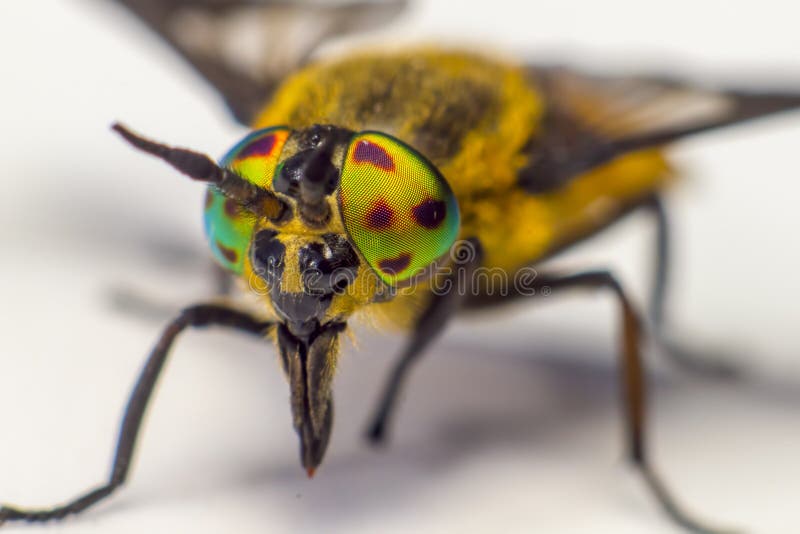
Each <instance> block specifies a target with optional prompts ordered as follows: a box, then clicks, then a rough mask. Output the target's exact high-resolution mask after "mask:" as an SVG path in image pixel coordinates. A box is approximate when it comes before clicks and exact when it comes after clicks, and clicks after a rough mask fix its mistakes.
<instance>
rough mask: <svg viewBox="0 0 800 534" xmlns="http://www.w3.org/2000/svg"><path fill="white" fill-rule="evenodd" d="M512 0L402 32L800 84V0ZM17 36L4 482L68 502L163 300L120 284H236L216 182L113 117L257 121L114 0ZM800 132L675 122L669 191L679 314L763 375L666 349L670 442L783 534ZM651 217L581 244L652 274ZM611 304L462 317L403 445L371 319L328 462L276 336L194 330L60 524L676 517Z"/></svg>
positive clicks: (109, 436)
mask: <svg viewBox="0 0 800 534" xmlns="http://www.w3.org/2000/svg"><path fill="white" fill-rule="evenodd" d="M515 4H516V3H515V2H510V1H499V0H495V1H493V2H461V3H459V4H458V7H457V8H456V7H454V5H453V3H450V2H435V3H426V4H422V5H420V6H419V8H418V9H417V10H416V11H415V12H414V13H412V14H410V15H408V16H406V17H405V18H404V19H403V21H402V24H401V25H400V26H398V29H395V30H392V31H391V32H389V34H390V35H392V36H399V37H402V38H403V39H406V40H411V39H413V38H424V39H427V40H428V41H431V40H436V39H438V38H439V37H444V36H447V37H449V38H450V39H465V38H468V39H469V40H470V41H472V42H476V43H481V42H488V43H492V46H495V45H496V46H497V47H501V48H503V47H505V48H506V49H510V50H513V51H518V52H520V53H524V54H526V55H527V56H528V57H545V58H554V57H560V56H559V55H558V54H557V53H556V52H558V51H564V52H565V53H566V54H567V57H568V58H574V59H575V60H576V61H578V60H580V61H581V62H583V63H584V64H587V65H591V66H595V67H597V66H602V65H606V64H608V65H617V66H622V67H624V66H627V65H628V62H629V61H631V58H632V59H633V61H634V62H635V63H637V64H641V65H650V66H655V67H656V68H662V70H669V68H671V67H673V66H675V65H684V66H685V70H686V72H689V73H692V74H695V75H704V74H706V73H705V72H704V69H705V68H706V67H707V68H708V70H709V73H707V75H708V77H709V78H713V75H712V74H713V73H718V74H719V75H721V76H724V75H727V78H732V77H735V76H732V75H737V74H738V75H739V78H741V79H743V80H744V81H746V82H752V83H756V84H757V83H759V80H760V78H763V77H769V76H772V77H773V78H781V79H789V80H794V81H795V82H796V85H795V87H797V88H800V61H798V57H797V51H798V50H800V34H798V33H797V31H796V23H797V20H798V17H799V16H800V7H798V5H797V3H796V2H790V1H778V0H770V1H761V2H749V3H747V4H746V5H742V4H744V3H736V5H735V7H734V4H731V3H718V2H705V3H702V4H701V5H695V4H696V2H690V1H688V0H686V1H675V2H668V3H660V4H658V7H654V5H653V4H652V3H647V2H634V1H633V0H617V1H603V2H594V3H584V2H578V1H577V0H575V1H568V2H563V1H562V2H524V3H523V2H519V3H518V4H519V5H515ZM520 6H525V7H524V8H522V7H520ZM0 50H3V62H2V65H3V74H2V82H1V85H0V87H2V90H1V91H2V93H1V94H2V99H0V117H2V121H3V122H2V130H0V131H2V134H0V135H2V143H0V161H2V164H3V167H4V171H3V174H4V178H3V189H2V194H0V222H2V227H3V228H4V232H3V233H2V237H0V250H1V251H2V252H0V257H2V262H0V295H2V305H1V306H0V318H1V319H2V320H0V325H2V326H0V328H2V337H1V338H0V421H2V431H1V432H2V434H0V436H2V437H1V438H0V501H6V500H7V501H9V502H12V503H16V504H20V505H49V504H53V503H55V502H59V501H62V500H65V499H67V498H70V497H72V496H73V495H75V494H76V492H78V491H83V490H84V489H86V488H88V487H89V486H90V485H92V484H96V483H99V482H101V480H103V479H104V477H105V476H106V470H107V467H108V462H109V459H110V454H111V450H112V446H113V442H114V438H115V433H116V426H117V422H118V418H119V415H120V412H121V409H122V407H123V405H124V402H125V399H126V396H127V393H128V389H129V386H130V384H131V382H132V380H133V378H134V376H135V374H136V373H137V371H138V368H139V366H140V364H141V362H142V361H143V358H144V356H145V354H146V352H147V350H148V349H149V347H150V345H151V343H152V342H153V341H154V339H155V338H156V336H157V334H158V331H159V329H160V327H161V323H160V322H159V321H155V320H148V319H144V318H141V317H137V316H131V315H124V314H120V313H119V312H116V311H114V310H113V309H112V308H111V306H110V305H109V294H110V292H111V291H112V289H114V288H120V287H122V288H131V289H134V290H136V291H138V292H140V293H142V294H144V295H149V296H152V297H153V298H155V299H156V300H157V301H158V302H162V303H164V304H165V305H166V306H168V307H171V308H174V309H178V308H179V307H180V306H181V305H183V304H186V303H189V302H191V301H194V300H198V299H202V298H203V297H205V296H207V295H208V294H209V292H210V291H209V285H208V278H207V276H206V275H207V272H206V266H207V264H206V263H205V250H204V244H203V238H202V232H201V225H200V204H201V196H202V190H201V188H200V187H198V186H197V185H196V184H191V183H189V182H188V181H186V180H184V179H181V178H180V177H178V176H176V175H175V173H173V172H171V171H170V170H169V169H167V168H166V167H165V166H163V165H160V164H158V163H156V162H153V161H151V160H150V159H149V158H147V157H144V156H142V155H141V154H137V153H135V152H133V151H132V150H131V149H130V148H128V147H127V146H125V145H124V144H123V143H122V142H120V140H119V139H117V138H116V137H115V136H113V135H112V134H111V133H110V132H109V131H108V125H109V124H110V123H111V122H112V121H113V120H115V119H120V120H124V121H125V122H127V123H128V124H130V125H131V126H132V127H135V128H136V129H138V130H139V131H141V132H145V133H147V134H148V135H152V136H154V137H156V138H158V139H163V140H166V141H170V142H174V143H176V144H182V145H186V146H191V147H194V148H197V149H200V150H204V151H207V152H209V153H212V154H219V153H221V152H222V151H223V150H224V149H226V148H227V147H228V146H229V145H230V144H232V143H233V142H234V141H235V140H236V139H237V137H238V136H239V135H240V134H241V133H242V132H241V130H240V129H238V128H236V127H235V126H233V125H232V124H231V123H230V121H228V119H227V117H226V115H225V111H224V110H223V108H222V106H221V105H220V103H219V101H218V100H216V98H215V97H214V95H213V93H212V92H211V91H210V90H208V89H206V88H205V87H204V86H202V85H200V84H198V83H197V80H196V79H195V78H193V77H192V76H191V75H190V74H189V71H188V70H187V69H186V68H185V67H184V66H183V65H182V64H181V63H180V62H179V61H178V60H177V59H176V58H174V57H173V56H171V55H169V54H168V53H166V51H165V49H164V48H163V47H162V46H160V44H158V43H157V42H156V41H155V40H153V39H151V38H150V36H149V35H147V34H146V33H145V32H143V31H141V29H140V27H138V26H136V25H134V24H132V23H130V21H129V20H128V19H127V18H126V17H125V16H124V14H123V13H121V12H119V11H117V10H116V9H113V8H111V7H109V6H108V5H106V3H105V2H63V1H61V2H59V1H55V0H53V1H29V2H25V3H21V2H20V3H18V2H2V3H0ZM665 58H666V61H665ZM682 60H683V61H682ZM751 73H756V74H755V77H753V75H752V74H751ZM798 139H800V116H799V115H798V114H793V115H787V116H785V117H783V118H777V119H774V120H769V121H763V122H761V123H759V124H756V125H753V126H746V127H742V128H737V129H735V130H733V131H730V132H725V133H720V134H717V135H714V136H709V137H705V138H703V139H702V140H696V141H692V142H689V143H685V144H683V145H682V146H681V147H680V148H679V149H678V150H676V151H675V156H676V159H677V161H678V163H679V164H680V165H682V166H683V167H685V168H686V169H687V170H689V171H690V175H691V177H690V180H689V181H687V183H686V184H685V185H684V186H683V187H682V188H681V189H679V190H678V191H676V192H675V194H674V195H673V196H672V198H671V201H672V205H673V208H674V209H673V211H674V216H675V222H676V234H677V238H678V240H679V242H678V244H677V247H678V251H677V254H676V258H675V259H676V265H675V276H674V279H675V282H676V284H675V285H676V287H675V291H674V293H673V303H674V312H675V318H676V322H677V323H678V324H679V325H680V328H681V331H685V332H689V333H691V334H693V336H694V337H696V338H699V339H702V340H706V341H710V342H716V343H717V344H719V345H721V346H723V347H726V346H727V347H731V348H732V349H734V350H735V351H736V352H737V354H739V355H740V357H741V358H742V360H743V361H744V362H745V363H746V364H747V366H748V367H750V368H751V371H752V375H753V376H752V377H751V378H749V379H748V380H746V381H745V382H743V383H731V384H718V383H713V382H708V381H704V380H700V379H697V378H692V377H687V376H685V375H682V374H679V373H671V372H668V371H664V370H663V369H661V370H659V371H657V372H655V373H654V375H655V376H654V382H655V383H656V384H655V387H654V391H653V393H654V406H653V409H652V410H651V415H652V427H653V430H654V433H653V438H652V440H651V443H652V444H653V449H654V452H655V458H656V461H657V463H658V465H659V466H660V468H661V471H662V472H663V473H664V475H665V478H666V479H667V480H668V481H669V483H670V484H671V486H672V487H673V488H674V489H675V492H676V493H677V494H678V495H679V496H680V498H681V500H682V501H685V502H686V503H689V504H690V505H691V508H692V509H693V510H697V511H698V512H701V513H702V515H703V516H704V517H708V518H711V519H715V520H717V521H718V522H720V523H723V524H725V525H732V526H739V527H744V528H746V529H747V530H748V531H749V532H762V533H769V534H772V533H794V532H797V530H798V528H799V527H800V511H798V509H797V505H798V495H800V461H799V460H798V457H797V451H798V445H800V424H798V422H800V421H799V419H800V416H799V415H798V414H799V413H800V364H798V360H797V358H796V356H797V354H798V353H799V352H800V351H799V350H798V349H800V336H798V334H797V320H798V316H800V313H798V304H797V303H798V301H800V282H798V280H800V277H798V276H797V272H798V271H800V253H799V252H798V245H797V234H796V228H797V227H798V224H800V218H798V214H797V209H796V208H797V205H798V198H800V195H799V193H800V185H798V184H800V180H798V178H800V161H798V158H797V146H798ZM648 236H649V227H648V225H647V223H646V220H645V219H642V218H633V219H631V221H630V222H629V223H626V224H624V225H622V226H620V227H619V228H616V229H615V230H613V231H612V232H610V233H608V234H606V235H604V236H603V237H602V238H601V239H600V240H598V241H597V242H595V243H593V244H592V245H590V246H588V247H582V248H581V249H580V250H579V251H576V252H575V253H574V254H570V255H569V256H568V257H566V258H565V259H564V262H565V263H567V264H570V265H576V266H578V265H581V266H584V265H599V264H610V265H612V266H613V267H614V269H615V270H616V271H617V272H619V273H620V274H621V276H622V278H623V279H624V280H625V281H626V282H627V283H628V285H629V286H630V287H631V288H632V289H634V290H635V291H636V292H637V295H642V293H643V291H642V290H643V289H644V288H645V287H646V284H645V282H646V276H644V275H643V273H646V269H647V261H646V256H645V254H643V251H646V250H648V249H647V248H646V247H647V245H648V241H647V237H648ZM176 248H177V249H178V252H177V253H173V254H172V260H171V261H166V260H165V259H164V258H163V256H164V254H163V252H164V250H175V249H176ZM159 250H161V251H162V254H161V255H159V254H156V252H157V251H159ZM167 256H169V255H167ZM612 311H613V307H612V304H611V303H610V302H609V301H608V299H607V298H604V297H601V296H586V297H581V296H580V295H578V296H573V297H569V298H566V299H564V300H558V301H555V300H554V301H553V302H551V303H547V304H546V305H543V306H537V307H533V308H529V307H526V306H523V307H518V308H515V309H514V310H510V312H509V313H507V314H504V315H502V316H500V317H498V318H494V319H487V320H486V321H472V322H470V323H460V324H458V325H456V326H455V327H454V328H452V330H451V331H449V332H448V335H447V336H446V337H445V338H444V339H443V340H442V341H441V342H440V343H438V344H437V346H436V347H435V348H434V349H433V350H432V351H431V353H430V355H429V357H428V358H427V359H425V360H424V361H423V362H422V363H421V365H419V367H418V368H417V369H416V370H415V373H414V375H413V377H412V380H411V381H410V387H409V388H408V390H407V395H406V396H405V399H404V402H403V403H402V406H401V409H400V411H399V417H398V418H397V420H396V423H397V425H396V426H395V432H394V440H393V443H392V445H391V447H390V448H389V449H388V450H386V451H373V450H370V449H369V448H368V447H367V446H366V445H364V444H363V442H362V441H361V440H360V434H361V430H362V427H363V425H364V423H365V422H366V418H367V415H368V413H369V410H370V408H371V405H372V402H373V401H374V399H375V398H376V396H377V393H378V389H379V387H380V385H381V384H382V382H383V379H384V377H385V376H384V373H385V372H386V370H387V369H388V366H389V365H390V363H391V357H392V356H393V355H394V352H395V351H394V349H395V348H396V347H397V344H398V342H399V340H398V339H397V338H394V337H388V338H387V337H383V336H377V335H368V336H365V339H363V340H362V341H363V342H362V348H361V350H359V351H356V350H354V349H352V347H349V348H348V349H347V350H346V355H345V356H344V358H343V360H342V363H341V368H340V372H339V375H338V377H337V382H336V384H335V389H336V401H337V422H336V428H335V431H334V437H333V442H332V444H331V447H330V449H329V452H328V455H327V458H326V461H325V463H324V464H323V466H322V468H321V469H320V470H319V472H318V475H317V477H316V478H315V479H314V480H313V481H308V480H306V478H305V476H304V473H303V471H302V470H301V469H300V467H299V465H298V461H297V453H296V449H297V441H296V437H295V435H294V433H293V431H292V429H291V426H290V419H289V410H288V403H287V400H286V399H287V394H288V390H287V387H286V385H285V383H284V382H283V379H282V377H281V376H280V372H279V369H278V366H277V365H276V362H275V361H274V355H273V353H272V350H271V348H269V347H266V346H262V345H260V344H259V343H257V342H255V341H253V340H248V339H243V338H241V337H239V336H236V335H233V334H229V333H225V332H222V331H216V330H215V331H211V332H205V333H191V334H188V335H185V336H184V338H183V339H182V341H181V342H180V344H179V346H178V347H177V350H175V351H174V358H173V359H172V361H171V363H170V364H169V367H168V370H167V373H166V376H165V380H164V381H163V383H162V386H163V387H162V388H160V390H159V392H158V396H157V398H156V400H155V403H154V406H153V407H154V409H153V410H152V411H151V414H150V417H149V418H148V421H147V426H146V429H145V432H144V439H143V440H142V442H141V448H140V451H139V454H138V455H137V458H136V463H135V466H134V469H133V471H132V477H131V480H130V482H129V484H128V486H127V487H126V488H125V489H124V490H122V491H121V492H120V493H119V494H117V495H116V496H115V497H114V498H113V499H112V500H111V501H109V502H108V503H106V504H104V505H102V506H101V507H99V508H96V509H93V510H92V511H90V512H88V513H86V514H85V515H83V516H82V517H80V518H77V519H73V520H71V521H68V522H66V523H63V524H60V525H57V526H52V527H48V528H49V529H50V530H49V531H50V532H103V533H107V532H114V533H126V532H130V533H133V532H136V533H139V532H191V533H193V534H199V533H204V532H209V533H211V532H214V533H217V532H237V533H242V534H246V533H249V532H259V533H262V532H347V533H351V532H403V533H405V532H543V533H578V532H590V533H597V532H614V533H620V534H621V533H641V532H648V533H659V532H675V531H677V529H675V528H674V527H673V526H672V525H671V524H670V523H669V522H667V520H665V519H664V517H662V515H661V514H660V513H659V512H658V510H657V508H656V507H655V506H654V504H653V502H652V500H651V499H650V498H649V496H648V494H647V493H646V491H645V489H644V487H643V485H642V484H641V483H640V481H639V480H638V478H636V477H635V476H634V475H633V474H631V471H630V470H629V469H627V468H626V467H624V463H623V462H622V461H621V460H620V456H621V450H622V444H621V442H620V438H619V436H620V432H619V429H620V422H619V414H618V409H617V406H616V400H617V389H616V381H615V378H616V370H615V367H614V365H613V362H614V353H613V344H614V336H613V330H614V325H615V324H616V322H615V318H614V317H613V315H612ZM490 355H491V356H490ZM649 360H650V362H651V363H654V364H656V366H658V362H657V358H656V357H655V355H653V357H649ZM37 528H41V527H36V528H31V527H28V528H27V529H26V528H24V527H19V526H16V525H12V526H10V527H8V528H7V529H6V530H4V531H3V532H6V531H7V532H9V533H10V532H23V531H28V530H34V531H35V530H37Z"/></svg>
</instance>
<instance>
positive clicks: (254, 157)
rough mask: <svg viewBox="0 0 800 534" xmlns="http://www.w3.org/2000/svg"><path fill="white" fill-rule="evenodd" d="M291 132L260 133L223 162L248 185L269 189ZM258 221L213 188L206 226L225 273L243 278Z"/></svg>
mask: <svg viewBox="0 0 800 534" xmlns="http://www.w3.org/2000/svg"><path fill="white" fill-rule="evenodd" d="M289 133H290V132H289V129H288V128H284V127H282V126H279V127H275V128H266V129H263V130H256V131H254V132H252V133H250V134H249V135H247V136H246V137H245V138H244V139H242V140H241V141H240V142H239V143H237V144H236V145H235V146H234V147H233V148H232V149H231V150H229V151H228V153H227V154H225V156H223V157H222V159H221V160H220V165H221V166H223V167H227V168H229V169H232V170H233V171H235V172H236V173H237V174H238V175H239V176H241V177H242V178H244V179H245V180H247V181H248V182H250V183H252V184H255V185H257V186H259V187H263V188H267V187H268V186H269V184H271V183H272V177H273V174H274V173H275V167H276V166H277V163H278V157H279V156H280V153H281V150H282V149H283V145H284V143H285V142H286V139H287V138H288V137H289ZM255 222H256V221H255V218H254V217H253V216H252V215H251V214H250V213H248V212H247V211H246V210H243V209H242V208H241V207H240V206H239V205H238V204H237V203H236V201H234V200H232V199H229V198H225V197H224V196H223V195H222V194H221V193H219V192H218V191H217V190H216V189H215V188H214V187H213V186H211V187H209V188H208V191H207V192H206V199H205V211H204V226H205V231H206V236H207V237H208V242H209V245H210V246H211V252H212V253H213V255H214V258H215V259H216V260H217V262H218V263H219V264H220V265H221V266H222V267H224V268H225V269H227V270H229V271H231V272H233V273H235V274H241V273H242V269H243V268H244V259H245V256H246V254H247V247H248V246H249V244H250V238H251V237H252V234H253V228H254V226H255Z"/></svg>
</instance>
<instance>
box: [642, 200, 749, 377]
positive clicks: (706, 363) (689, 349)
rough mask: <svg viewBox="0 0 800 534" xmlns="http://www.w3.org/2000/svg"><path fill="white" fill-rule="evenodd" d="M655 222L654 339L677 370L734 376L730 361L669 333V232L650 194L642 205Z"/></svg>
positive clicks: (658, 203) (651, 311) (661, 208)
mask: <svg viewBox="0 0 800 534" xmlns="http://www.w3.org/2000/svg"><path fill="white" fill-rule="evenodd" d="M643 207H644V208H646V209H648V210H649V211H650V212H651V213H652V215H653V217H654V219H655V223H656V236H655V240H654V245H655V247H654V250H653V263H654V265H653V280H652V286H651V290H650V291H651V292H650V303H649V309H648V311H649V316H650V321H651V322H652V324H653V337H654V339H655V341H656V342H657V343H658V345H659V347H660V349H661V352H662V353H663V354H664V355H665V356H667V357H668V358H669V359H670V361H671V362H672V363H673V364H675V365H676V366H677V367H680V368H682V369H686V370H688V371H692V372H696V373H700V374H702V375H705V376H710V377H719V378H725V377H733V376H736V375H738V374H739V369H738V368H737V367H736V366H735V365H734V364H732V363H729V361H727V360H730V358H726V357H725V356H724V355H720V354H719V353H718V352H717V351H708V350H703V349H702V348H701V347H693V346H690V345H687V344H685V343H682V342H680V341H678V340H676V339H675V337H674V336H672V335H670V333H669V318H668V315H667V313H668V308H667V295H668V289H669V265H670V249H671V247H670V231H669V219H668V218H667V212H666V209H665V208H664V203H663V201H662V200H661V197H660V196H659V195H653V196H652V197H650V198H649V199H648V200H647V201H646V202H645V203H644V206H643Z"/></svg>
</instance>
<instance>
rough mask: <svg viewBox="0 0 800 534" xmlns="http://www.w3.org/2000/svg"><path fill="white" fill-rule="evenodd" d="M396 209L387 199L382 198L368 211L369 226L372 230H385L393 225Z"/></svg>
mask: <svg viewBox="0 0 800 534" xmlns="http://www.w3.org/2000/svg"><path fill="white" fill-rule="evenodd" d="M393 219H394V210H393V209H392V208H390V207H389V205H388V204H387V203H386V201H385V200H383V199H380V200H379V201H377V202H375V204H373V205H372V208H370V210H369V211H368V212H367V220H366V223H367V226H368V227H369V228H370V229H372V230H385V229H387V228H389V227H391V226H392V222H393Z"/></svg>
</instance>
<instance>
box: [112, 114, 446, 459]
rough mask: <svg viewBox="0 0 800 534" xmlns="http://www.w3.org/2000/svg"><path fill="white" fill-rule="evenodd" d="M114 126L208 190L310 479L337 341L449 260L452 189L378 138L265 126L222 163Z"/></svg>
mask: <svg viewBox="0 0 800 534" xmlns="http://www.w3.org/2000/svg"><path fill="white" fill-rule="evenodd" d="M115 129H116V130H117V131H118V132H119V133H120V134H121V135H122V136H123V137H124V138H125V139H126V140H128V141H129V142H130V143H131V144H133V145H134V146H135V147H137V148H139V149H141V150H143V151H145V152H148V153H150V154H153V155H155V156H157V157H160V158H162V159H164V160H165V161H167V162H169V163H170V164H171V165H173V166H174V167H175V168H177V169H178V170H180V171H181V172H183V173H184V174H187V175H189V176H190V177H192V178H194V179H196V180H200V181H205V182H208V183H210V184H211V185H210V186H209V189H208V192H207V195H206V200H205V229H206V234H207V236H208V239H209V243H210V245H211V249H212V252H213V254H214V257H215V258H216V260H217V261H218V262H219V263H220V265H222V267H224V268H225V269H227V270H228V271H230V272H231V273H233V274H236V275H238V276H239V277H240V278H242V279H243V280H244V281H245V282H246V283H247V285H248V287H249V289H250V290H251V291H253V292H255V293H256V294H258V295H259V296H260V297H261V298H262V300H263V302H264V304H265V308H266V309H267V311H268V312H271V314H272V318H273V319H274V321H275V323H276V324H275V328H274V332H275V333H276V334H275V337H276V340H277V344H278V348H279V351H280V354H281V360H282V363H283V368H284V371H285V372H286V375H287V377H288V379H289V384H290V387H291V404H292V415H293V421H294V426H295V429H296V430H297V432H298V434H299V436H300V439H301V458H302V462H303V465H304V467H305V468H306V469H307V470H308V472H309V474H311V473H313V471H314V469H315V468H316V467H317V466H318V465H319V463H320V462H321V461H322V456H323V455H324V453H325V448H326V447H327V443H328V438H329V436H330V431H331V425H332V421H333V411H332V410H333V409H332V398H331V383H332V379H333V374H334V370H335V366H336V359H337V356H338V353H339V334H340V333H341V332H342V331H343V330H344V329H345V328H346V325H347V320H348V318H349V317H350V316H351V315H352V314H353V312H354V311H356V310H357V309H359V308H361V307H364V306H366V305H368V304H372V303H375V302H381V301H385V300H388V299H390V298H392V296H393V295H394V294H395V289H396V288H397V287H399V286H408V287H411V288H415V287H416V286H415V283H416V282H417V281H418V280H419V279H420V275H423V274H428V273H429V272H430V268H431V267H432V266H434V265H436V264H437V260H439V259H440V258H442V257H444V256H446V255H447V252H448V251H449V250H450V247H451V246H452V245H453V243H454V242H455V240H456V238H457V236H458V233H459V223H460V220H459V211H458V203H457V202H456V198H455V195H454V194H453V192H452V190H451V189H450V186H449V185H448V184H447V182H446V181H445V180H444V178H443V177H442V175H441V174H440V173H439V171H438V170H437V169H436V167H434V165H433V164H432V163H430V162H429V161H428V160H427V159H425V157H424V156H422V155H421V154H419V153H418V152H417V151H415V150H414V149H413V148H411V147H410V146H408V145H406V144H404V143H403V142H402V141H400V140H398V139H395V138H394V137H392V136H390V135H387V134H384V133H381V132H372V131H365V132H357V133H356V132H352V131H349V130H346V129H343V128H338V127H335V126H326V125H316V126H312V127H310V128H307V129H303V130H291V129H289V128H287V127H282V126H278V127H274V128H265V129H262V130H257V131H254V132H252V133H251V134H250V135H248V136H246V137H245V138H244V139H243V140H242V141H241V142H239V143H238V144H237V145H236V146H234V147H233V148H232V149H231V150H230V151H229V152H228V153H227V154H226V155H225V156H224V157H223V158H222V160H221V161H220V163H219V164H215V163H214V162H213V161H211V160H210V159H209V158H208V157H207V156H204V155H203V154H199V153H197V152H193V151H191V150H186V149H180V148H173V147H169V146H166V145H161V144H159V143H155V142H153V141H149V140H147V139H144V138H142V137H139V136H138V135H136V134H134V133H132V132H130V131H129V130H127V129H125V128H124V127H122V126H120V125H116V126H115Z"/></svg>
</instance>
